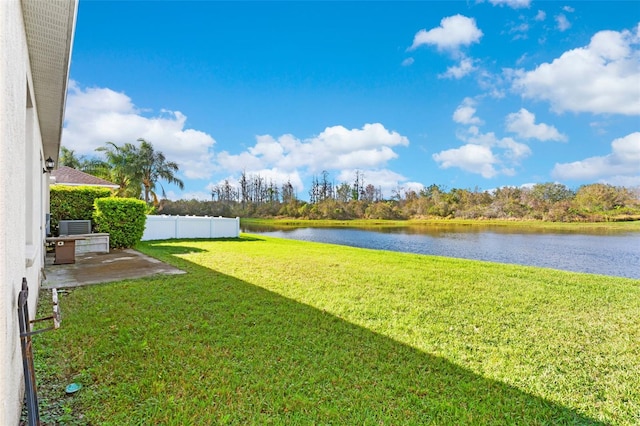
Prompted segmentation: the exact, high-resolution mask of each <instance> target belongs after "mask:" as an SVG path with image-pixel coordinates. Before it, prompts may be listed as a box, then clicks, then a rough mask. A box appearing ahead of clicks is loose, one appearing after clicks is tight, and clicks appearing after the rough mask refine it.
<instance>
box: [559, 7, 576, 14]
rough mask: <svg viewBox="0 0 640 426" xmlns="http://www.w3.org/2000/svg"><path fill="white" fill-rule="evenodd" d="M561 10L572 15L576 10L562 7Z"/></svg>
mask: <svg viewBox="0 0 640 426" xmlns="http://www.w3.org/2000/svg"><path fill="white" fill-rule="evenodd" d="M562 10H564V11H565V12H569V13H573V12H575V11H576V10H575V9H574V8H572V7H571V6H564V7H563V8H562Z"/></svg>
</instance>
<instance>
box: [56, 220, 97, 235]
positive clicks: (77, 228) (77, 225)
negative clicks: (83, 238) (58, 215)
mask: <svg viewBox="0 0 640 426" xmlns="http://www.w3.org/2000/svg"><path fill="white" fill-rule="evenodd" d="M58 225H59V234H60V235H79V234H90V233H91V221H90V220H61V221H60V222H58Z"/></svg>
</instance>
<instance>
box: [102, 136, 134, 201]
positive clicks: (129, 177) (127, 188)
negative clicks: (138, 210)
mask: <svg viewBox="0 0 640 426" xmlns="http://www.w3.org/2000/svg"><path fill="white" fill-rule="evenodd" d="M96 151H99V152H103V153H104V156H105V161H103V162H102V167H96V171H97V172H98V173H96V175H100V177H103V178H105V179H107V180H109V181H111V182H113V183H115V184H118V185H119V186H120V188H118V190H117V191H116V196H118V197H131V198H140V195H141V194H142V179H141V173H140V168H139V152H138V147H137V146H135V145H133V144H131V143H125V144H124V145H122V146H118V145H116V144H115V143H113V142H107V143H106V145H105V146H101V147H100V148H96Z"/></svg>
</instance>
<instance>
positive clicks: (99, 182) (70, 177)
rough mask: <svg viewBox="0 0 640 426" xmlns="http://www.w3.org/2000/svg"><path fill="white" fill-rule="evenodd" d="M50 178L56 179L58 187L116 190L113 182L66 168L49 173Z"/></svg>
mask: <svg viewBox="0 0 640 426" xmlns="http://www.w3.org/2000/svg"><path fill="white" fill-rule="evenodd" d="M51 176H53V177H54V178H55V179H56V184H60V185H72V186H79V185H86V186H106V187H108V188H118V185H116V184H115V183H113V182H109V181H108V180H105V179H101V178H99V177H96V176H93V175H90V174H88V173H85V172H81V171H80V170H76V169H73V168H71V167H67V166H60V167H58V168H57V169H56V170H53V171H52V172H51Z"/></svg>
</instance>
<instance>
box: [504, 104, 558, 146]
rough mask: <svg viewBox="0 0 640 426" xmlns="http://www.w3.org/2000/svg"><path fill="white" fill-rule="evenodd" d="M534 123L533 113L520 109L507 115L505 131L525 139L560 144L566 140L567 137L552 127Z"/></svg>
mask: <svg viewBox="0 0 640 426" xmlns="http://www.w3.org/2000/svg"><path fill="white" fill-rule="evenodd" d="M535 121H536V116H535V115H534V114H533V113H531V112H529V111H527V110H526V109H525V108H521V109H520V111H518V112H514V113H511V114H509V115H507V120H506V122H507V130H508V131H510V132H512V133H515V134H516V135H518V136H519V137H521V138H525V139H538V140H541V141H560V142H564V141H566V140H567V136H566V135H563V134H562V133H560V132H559V131H558V129H556V128H555V127H554V126H549V125H548V124H544V123H540V124H536V123H535Z"/></svg>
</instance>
